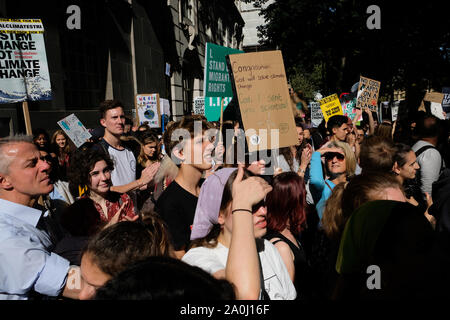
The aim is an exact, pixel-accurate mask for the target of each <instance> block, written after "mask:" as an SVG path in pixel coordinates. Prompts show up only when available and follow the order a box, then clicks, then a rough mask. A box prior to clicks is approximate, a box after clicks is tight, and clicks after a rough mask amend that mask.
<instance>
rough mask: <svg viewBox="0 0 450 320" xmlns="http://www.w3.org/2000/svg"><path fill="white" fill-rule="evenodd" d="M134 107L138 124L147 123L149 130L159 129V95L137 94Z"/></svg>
mask: <svg viewBox="0 0 450 320" xmlns="http://www.w3.org/2000/svg"><path fill="white" fill-rule="evenodd" d="M135 106H136V113H137V116H138V119H139V124H142V123H144V122H147V123H148V126H149V127H150V128H160V127H161V110H160V101H159V94H157V93H153V94H137V95H136V99H135Z"/></svg>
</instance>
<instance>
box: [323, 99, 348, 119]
mask: <svg viewBox="0 0 450 320" xmlns="http://www.w3.org/2000/svg"><path fill="white" fill-rule="evenodd" d="M319 103H320V109H322V113H323V116H324V118H325V122H328V119H330V117H332V116H335V115H339V114H340V115H343V114H344V113H343V112H342V106H341V102H340V101H339V97H338V95H337V94H336V93H335V94H332V95H331V96H328V97H325V98H323V99H320V100H319Z"/></svg>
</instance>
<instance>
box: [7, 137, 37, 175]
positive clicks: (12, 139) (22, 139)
mask: <svg viewBox="0 0 450 320" xmlns="http://www.w3.org/2000/svg"><path fill="white" fill-rule="evenodd" d="M23 142H26V143H33V137H31V136H27V135H24V134H16V135H13V136H9V137H5V138H0V173H4V174H8V173H9V165H10V164H11V162H13V160H14V157H9V156H7V155H6V152H4V151H3V149H4V148H5V147H6V146H7V145H10V144H16V143H23Z"/></svg>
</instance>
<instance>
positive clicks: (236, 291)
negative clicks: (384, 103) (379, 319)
mask: <svg viewBox="0 0 450 320" xmlns="http://www.w3.org/2000/svg"><path fill="white" fill-rule="evenodd" d="M291 93H292V94H293V95H295V102H296V109H297V110H294V116H295V126H296V134H297V136H298V143H297V144H296V145H293V146H289V147H285V148H281V149H277V150H271V152H270V156H269V158H265V159H263V158H258V157H256V158H255V159H253V160H250V158H251V157H250V156H249V153H248V152H245V150H246V149H245V150H244V152H243V154H244V156H243V157H241V159H238V158H239V150H238V149H239V145H240V144H239V141H241V142H242V141H244V144H245V136H243V133H244V131H243V130H239V121H228V122H224V123H223V127H222V126H221V124H217V123H212V122H208V121H206V118H205V117H203V116H198V115H192V116H185V117H183V119H181V120H179V121H172V122H169V123H168V124H167V126H166V128H165V130H164V131H161V128H159V129H153V128H150V127H149V126H148V125H146V124H145V123H144V124H142V125H140V126H137V125H136V126H133V125H132V123H131V122H130V121H127V118H126V117H125V113H124V108H123V105H122V104H121V103H120V102H119V101H116V100H107V101H104V102H102V103H101V104H100V107H99V114H100V121H99V124H100V125H99V127H98V128H95V129H93V130H92V131H91V133H92V138H91V140H90V141H87V142H86V143H85V144H83V145H82V146H81V147H79V148H78V149H76V148H74V146H73V145H72V146H71V144H70V139H69V138H68V137H67V136H66V134H65V133H64V132H63V131H62V130H57V131H56V132H54V133H53V135H52V137H51V138H50V136H49V134H48V133H47V132H46V131H45V130H43V129H37V130H35V132H33V137H28V136H22V135H17V136H13V137H5V138H2V139H1V140H0V299H58V298H59V299H66V298H72V299H99V300H102V299H156V300H158V299H162V300H164V299H166V300H167V299H183V298H189V299H191V301H192V300H196V299H197V301H207V300H222V299H228V300H234V299H252V300H258V299H263V300H266V299H271V300H295V299H297V300H300V301H314V300H330V299H333V300H341V299H397V298H420V299H426V298H434V297H441V296H445V295H446V286H447V285H448V284H450V277H449V276H448V272H447V268H448V267H449V266H450V250H449V249H450V169H447V168H449V165H450V158H449V156H450V145H449V143H450V142H449V132H450V126H449V121H448V120H439V119H438V118H437V117H435V116H433V115H431V114H427V113H425V112H415V113H413V115H409V116H408V117H403V118H401V119H400V118H399V119H400V120H397V121H394V122H391V121H386V120H384V121H382V122H380V123H378V120H377V119H378V117H377V114H376V113H375V112H372V111H370V110H368V109H365V110H357V116H356V118H360V117H362V118H363V120H362V121H360V122H357V121H356V120H354V121H352V120H351V119H350V118H348V117H347V116H344V115H336V116H333V117H331V118H330V119H329V120H328V122H325V121H322V123H321V124H320V125H319V126H318V127H317V128H315V127H313V126H312V125H311V119H310V110H309V109H308V106H307V104H306V102H305V101H304V100H303V98H302V97H301V92H299V91H294V90H292V91H291ZM130 124H131V125H130ZM219 126H220V128H222V131H223V132H225V129H227V130H231V132H232V134H231V136H229V135H228V134H227V135H225V134H224V135H220V133H221V132H219V130H215V131H213V132H215V133H216V134H213V135H211V134H210V132H211V130H210V129H214V128H216V129H217V128H219ZM241 129H242V128H241ZM180 130H181V131H182V132H183V133H184V134H183V135H180V134H178V133H179V132H180ZM197 155H200V157H197ZM230 159H231V160H230Z"/></svg>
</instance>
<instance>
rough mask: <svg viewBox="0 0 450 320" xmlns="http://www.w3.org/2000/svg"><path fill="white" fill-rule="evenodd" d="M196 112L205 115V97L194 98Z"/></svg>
mask: <svg viewBox="0 0 450 320" xmlns="http://www.w3.org/2000/svg"><path fill="white" fill-rule="evenodd" d="M194 114H201V115H205V97H195V98H194Z"/></svg>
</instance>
